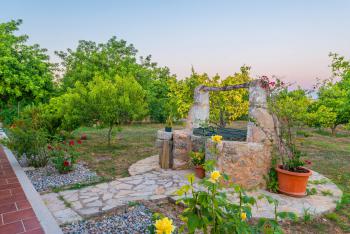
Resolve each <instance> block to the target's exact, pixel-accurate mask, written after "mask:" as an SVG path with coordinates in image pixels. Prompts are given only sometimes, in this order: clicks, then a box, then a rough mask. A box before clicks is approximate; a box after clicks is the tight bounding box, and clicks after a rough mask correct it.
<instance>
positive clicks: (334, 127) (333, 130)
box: [331, 125, 337, 136]
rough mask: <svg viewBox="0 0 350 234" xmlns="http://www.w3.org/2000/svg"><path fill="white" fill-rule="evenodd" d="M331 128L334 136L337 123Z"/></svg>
mask: <svg viewBox="0 0 350 234" xmlns="http://www.w3.org/2000/svg"><path fill="white" fill-rule="evenodd" d="M331 129H332V136H335V135H336V134H337V131H336V129H337V125H334V126H333V127H332V128H331Z"/></svg>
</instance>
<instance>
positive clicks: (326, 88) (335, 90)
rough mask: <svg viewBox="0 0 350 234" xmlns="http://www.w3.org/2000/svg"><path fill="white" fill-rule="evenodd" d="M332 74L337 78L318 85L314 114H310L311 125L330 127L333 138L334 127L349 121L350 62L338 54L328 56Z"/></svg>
mask: <svg viewBox="0 0 350 234" xmlns="http://www.w3.org/2000/svg"><path fill="white" fill-rule="evenodd" d="M330 57H331V58H332V64H331V68H332V72H333V75H334V77H336V78H337V80H336V82H334V81H333V79H329V80H326V81H324V82H323V83H322V84H319V86H320V87H319V90H318V93H317V94H318V100H317V101H316V103H315V105H314V106H315V108H314V109H316V112H315V113H313V114H311V116H310V121H311V125H313V126H314V125H318V126H322V127H330V128H331V129H332V134H333V136H335V134H336V127H337V126H338V125H340V124H348V123H349V121H350V65H349V64H350V62H349V61H347V60H345V58H344V57H342V56H339V55H338V54H332V53H331V54H330Z"/></svg>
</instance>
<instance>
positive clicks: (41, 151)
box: [6, 121, 49, 167]
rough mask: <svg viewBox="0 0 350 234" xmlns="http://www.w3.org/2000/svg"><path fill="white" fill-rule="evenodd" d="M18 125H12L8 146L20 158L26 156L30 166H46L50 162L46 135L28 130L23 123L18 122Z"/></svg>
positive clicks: (38, 131) (39, 131)
mask: <svg viewBox="0 0 350 234" xmlns="http://www.w3.org/2000/svg"><path fill="white" fill-rule="evenodd" d="M16 124H18V125H12V126H11V128H10V130H9V134H8V140H7V141H6V145H7V146H8V147H9V148H10V149H11V150H13V151H14V152H15V153H16V154H17V157H18V158H21V157H22V156H23V155H25V157H26V158H27V161H28V165H29V166H33V167H43V166H46V164H47V163H48V160H49V154H48V150H47V148H46V144H47V135H46V133H45V132H43V131H41V130H34V129H31V128H26V127H25V124H23V122H19V121H17V122H16Z"/></svg>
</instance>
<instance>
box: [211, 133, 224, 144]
mask: <svg viewBox="0 0 350 234" xmlns="http://www.w3.org/2000/svg"><path fill="white" fill-rule="evenodd" d="M211 140H212V141H214V142H215V143H220V142H221V140H222V136H220V135H215V136H211Z"/></svg>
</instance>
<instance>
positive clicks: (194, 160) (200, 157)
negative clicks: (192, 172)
mask: <svg viewBox="0 0 350 234" xmlns="http://www.w3.org/2000/svg"><path fill="white" fill-rule="evenodd" d="M189 154H190V158H191V164H192V165H193V166H200V165H203V164H204V162H205V156H204V152H202V151H199V152H194V151H191V152H190V153H189Z"/></svg>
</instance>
